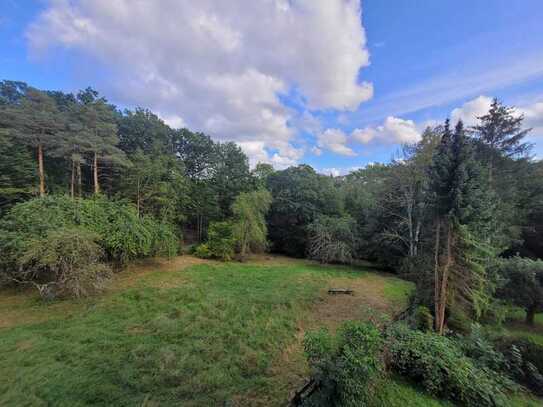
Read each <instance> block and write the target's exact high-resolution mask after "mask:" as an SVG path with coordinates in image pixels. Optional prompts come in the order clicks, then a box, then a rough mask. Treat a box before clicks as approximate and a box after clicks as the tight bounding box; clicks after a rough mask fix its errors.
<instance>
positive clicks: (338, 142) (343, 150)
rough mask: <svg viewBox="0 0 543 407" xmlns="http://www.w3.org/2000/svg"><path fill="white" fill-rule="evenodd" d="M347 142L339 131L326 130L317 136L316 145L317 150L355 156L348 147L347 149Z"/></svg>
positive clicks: (345, 137) (345, 136) (344, 135)
mask: <svg viewBox="0 0 543 407" xmlns="http://www.w3.org/2000/svg"><path fill="white" fill-rule="evenodd" d="M347 142H348V138H347V135H346V134H345V133H344V132H343V131H342V130H340V129H326V130H325V131H324V132H322V133H320V134H319V135H318V136H317V145H318V147H319V148H323V149H325V150H329V151H332V152H333V153H336V154H340V155H346V156H351V157H352V156H355V155H356V153H355V152H354V151H353V150H352V149H351V148H350V147H347V145H346V144H347Z"/></svg>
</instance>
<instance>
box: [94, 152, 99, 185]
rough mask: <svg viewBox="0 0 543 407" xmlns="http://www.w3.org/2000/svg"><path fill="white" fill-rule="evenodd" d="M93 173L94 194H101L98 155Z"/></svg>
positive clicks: (95, 155)
mask: <svg viewBox="0 0 543 407" xmlns="http://www.w3.org/2000/svg"><path fill="white" fill-rule="evenodd" d="M93 173H94V193H95V194H99V193H100V182H99V181H98V154H97V153H96V152H95V153H94V164H93Z"/></svg>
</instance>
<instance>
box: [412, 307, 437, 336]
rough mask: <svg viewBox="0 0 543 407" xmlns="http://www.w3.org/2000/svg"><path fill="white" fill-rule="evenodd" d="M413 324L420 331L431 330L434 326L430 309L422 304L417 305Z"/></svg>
mask: <svg viewBox="0 0 543 407" xmlns="http://www.w3.org/2000/svg"><path fill="white" fill-rule="evenodd" d="M414 317H415V326H416V328H417V329H419V330H421V331H425V332H428V331H431V330H432V329H433V328H434V317H433V316H432V313H431V312H430V309H429V308H428V307H426V306H424V305H419V306H418V307H417V308H416V309H415V315H414Z"/></svg>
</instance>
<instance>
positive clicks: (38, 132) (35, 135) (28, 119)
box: [0, 88, 64, 196]
mask: <svg viewBox="0 0 543 407" xmlns="http://www.w3.org/2000/svg"><path fill="white" fill-rule="evenodd" d="M0 123H2V126H3V127H5V128H6V129H7V132H8V134H10V136H11V137H12V138H14V139H15V142H16V143H20V144H22V145H26V146H28V147H30V148H32V149H35V151H36V156H37V169H38V171H37V172H38V176H39V194H40V196H44V195H45V169H44V150H50V149H51V150H52V149H54V148H55V146H56V145H57V144H58V142H59V133H60V132H61V131H62V129H63V127H64V117H63V115H62V114H61V113H60V111H59V110H58V107H57V105H56V103H55V101H54V100H53V99H52V98H51V97H49V96H48V95H47V94H45V93H44V92H41V91H39V90H37V89H34V88H28V89H27V90H26V94H25V96H24V97H23V98H21V99H20V100H19V101H18V103H13V104H6V105H3V106H2V107H1V109H0Z"/></svg>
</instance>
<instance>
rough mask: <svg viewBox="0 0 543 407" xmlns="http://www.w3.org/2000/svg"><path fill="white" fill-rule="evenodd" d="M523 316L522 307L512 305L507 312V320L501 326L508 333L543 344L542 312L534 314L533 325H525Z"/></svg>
mask: <svg viewBox="0 0 543 407" xmlns="http://www.w3.org/2000/svg"><path fill="white" fill-rule="evenodd" d="M525 317H526V314H525V312H524V311H523V310H522V309H520V308H516V307H513V308H512V309H511V310H510V311H509V312H508V313H507V320H506V322H505V324H504V326H503V328H504V329H505V331H506V333H507V334H508V335H511V336H514V337H517V338H526V339H529V340H531V341H533V342H535V343H537V344H539V345H541V346H543V314H537V315H536V316H535V324H534V326H529V325H526V323H525V322H524V320H525Z"/></svg>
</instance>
